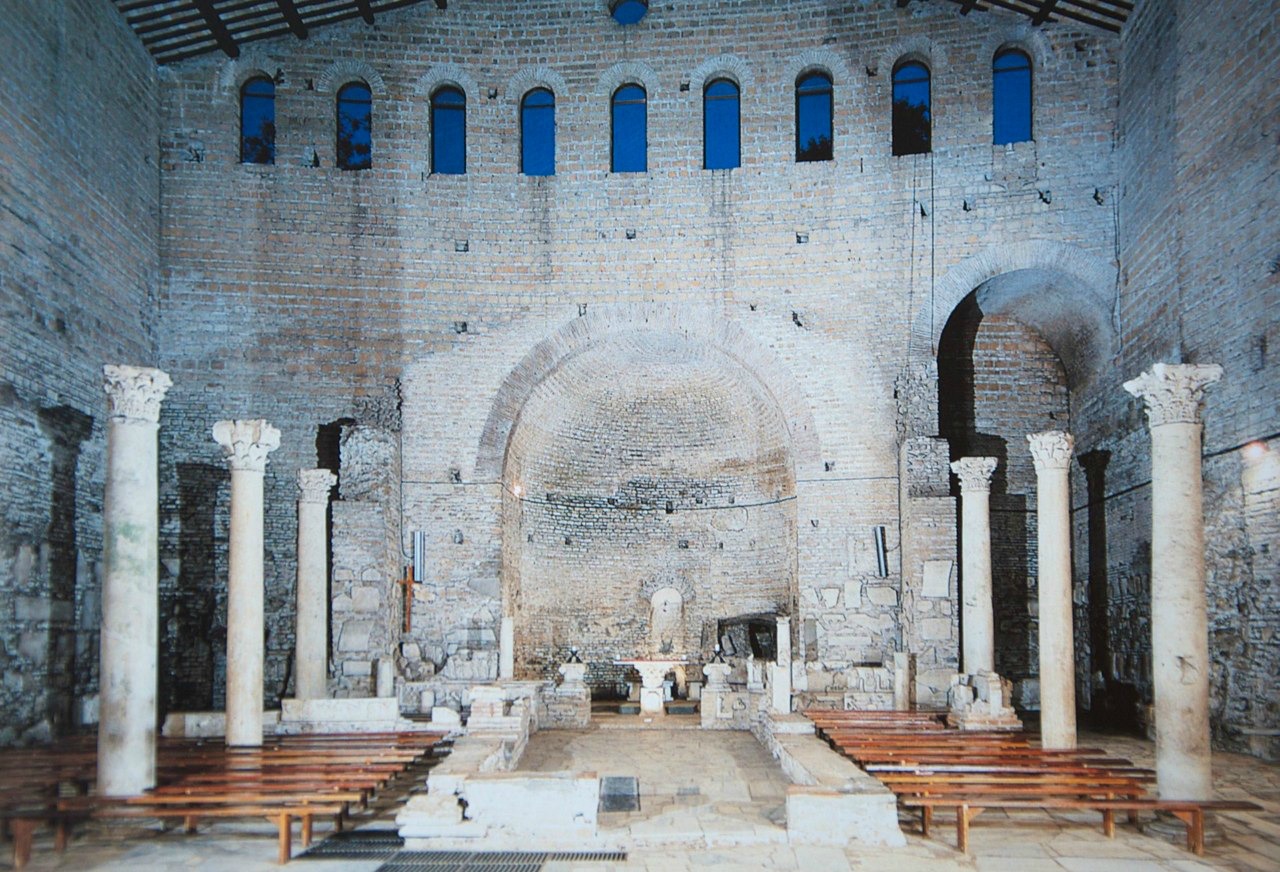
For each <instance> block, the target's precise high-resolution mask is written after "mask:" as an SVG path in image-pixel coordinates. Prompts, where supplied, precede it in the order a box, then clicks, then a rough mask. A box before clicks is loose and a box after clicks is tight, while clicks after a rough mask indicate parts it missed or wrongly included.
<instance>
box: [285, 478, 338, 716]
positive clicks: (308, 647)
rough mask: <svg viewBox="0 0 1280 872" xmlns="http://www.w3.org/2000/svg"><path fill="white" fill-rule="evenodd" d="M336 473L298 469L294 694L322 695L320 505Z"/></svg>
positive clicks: (324, 603) (324, 628)
mask: <svg viewBox="0 0 1280 872" xmlns="http://www.w3.org/2000/svg"><path fill="white" fill-rule="evenodd" d="M337 481H338V477H337V476H336V475H334V474H333V473H332V472H330V471H329V470H327V469H300V470H298V490H299V491H301V496H300V497H299V499H298V580H297V597H298V605H297V628H296V636H297V638H296V655H295V658H294V659H295V660H296V661H297V662H296V665H295V667H294V670H295V674H296V676H297V677H296V678H295V679H294V692H293V695H294V697H295V698H296V699H324V698H325V697H326V696H328V672H329V670H328V659H329V651H328V647H329V633H328V629H329V627H328V612H329V609H328V606H329V585H328V581H329V578H328V575H329V534H328V530H327V529H326V527H325V510H326V509H327V508H328V507H329V490H330V489H331V488H332V487H333V486H334V484H336V483H337Z"/></svg>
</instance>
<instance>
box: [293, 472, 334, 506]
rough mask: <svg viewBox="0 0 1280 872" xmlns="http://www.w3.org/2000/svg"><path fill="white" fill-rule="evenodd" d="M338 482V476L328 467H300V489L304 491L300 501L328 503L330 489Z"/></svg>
mask: <svg viewBox="0 0 1280 872" xmlns="http://www.w3.org/2000/svg"><path fill="white" fill-rule="evenodd" d="M337 483H338V477H337V476H336V475H334V474H333V473H332V472H330V471H329V470H327V469H299V470H298V490H299V491H301V492H302V496H300V497H299V498H298V499H299V502H304V503H327V502H329V489H330V488H332V487H333V486H334V485H335V484H337Z"/></svg>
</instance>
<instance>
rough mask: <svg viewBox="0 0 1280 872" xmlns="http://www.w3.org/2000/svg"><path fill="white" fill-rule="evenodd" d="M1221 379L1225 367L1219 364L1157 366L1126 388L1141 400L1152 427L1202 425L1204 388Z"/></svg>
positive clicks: (1131, 381) (1126, 384)
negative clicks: (1201, 412) (1201, 405)
mask: <svg viewBox="0 0 1280 872" xmlns="http://www.w3.org/2000/svg"><path fill="white" fill-rule="evenodd" d="M1220 378H1222V367H1220V366H1218V364H1216V363H1205V364H1195V363H1157V364H1155V365H1154V366H1152V367H1151V369H1149V370H1147V371H1146V372H1144V373H1143V374H1142V375H1140V376H1138V377H1137V378H1135V379H1131V380H1130V381H1127V382H1125V383H1124V389H1125V390H1126V391H1128V392H1129V393H1131V394H1133V395H1134V396H1135V397H1141V398H1142V401H1143V403H1144V404H1146V407H1147V422H1148V424H1149V425H1150V426H1152V427H1159V426H1160V425H1161V424H1199V423H1200V401H1201V400H1202V399H1203V398H1204V389H1205V388H1207V387H1208V386H1209V385H1211V384H1213V383H1214V382H1216V381H1217V380H1218V379H1220Z"/></svg>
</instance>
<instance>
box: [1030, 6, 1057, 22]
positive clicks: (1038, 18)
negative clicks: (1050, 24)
mask: <svg viewBox="0 0 1280 872" xmlns="http://www.w3.org/2000/svg"><path fill="white" fill-rule="evenodd" d="M1057 5H1058V0H1044V2H1042V3H1041V4H1040V8H1039V9H1037V10H1036V14H1035V15H1033V16H1031V23H1032V24H1044V23H1045V22H1046V21H1048V20H1049V16H1050V15H1052V14H1053V7H1055V6H1057Z"/></svg>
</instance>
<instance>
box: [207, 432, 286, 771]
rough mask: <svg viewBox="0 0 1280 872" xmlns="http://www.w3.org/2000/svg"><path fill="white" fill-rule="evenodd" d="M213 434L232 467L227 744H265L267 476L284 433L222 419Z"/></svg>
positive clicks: (228, 587)
mask: <svg viewBox="0 0 1280 872" xmlns="http://www.w3.org/2000/svg"><path fill="white" fill-rule="evenodd" d="M213 438H214V440H215V441H216V442H217V443H218V444H219V445H221V446H222V449H223V451H224V452H225V453H226V456H227V461H228V463H229V464H230V465H231V544H230V549H229V550H230V554H229V558H228V561H227V562H228V574H227V744H228V745H244V746H256V745H261V744H262V663H263V616H262V598H263V597H262V587H263V571H262V559H263V533H262V514H263V513H262V479H263V473H264V472H265V470H266V468H267V455H268V454H270V453H271V452H272V451H274V450H275V449H276V448H278V447H279V446H280V431H279V430H277V429H276V428H275V427H272V426H271V425H270V424H268V423H267V422H266V421H263V420H261V419H258V420H249V421H219V422H218V423H216V424H214V425H213Z"/></svg>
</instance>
